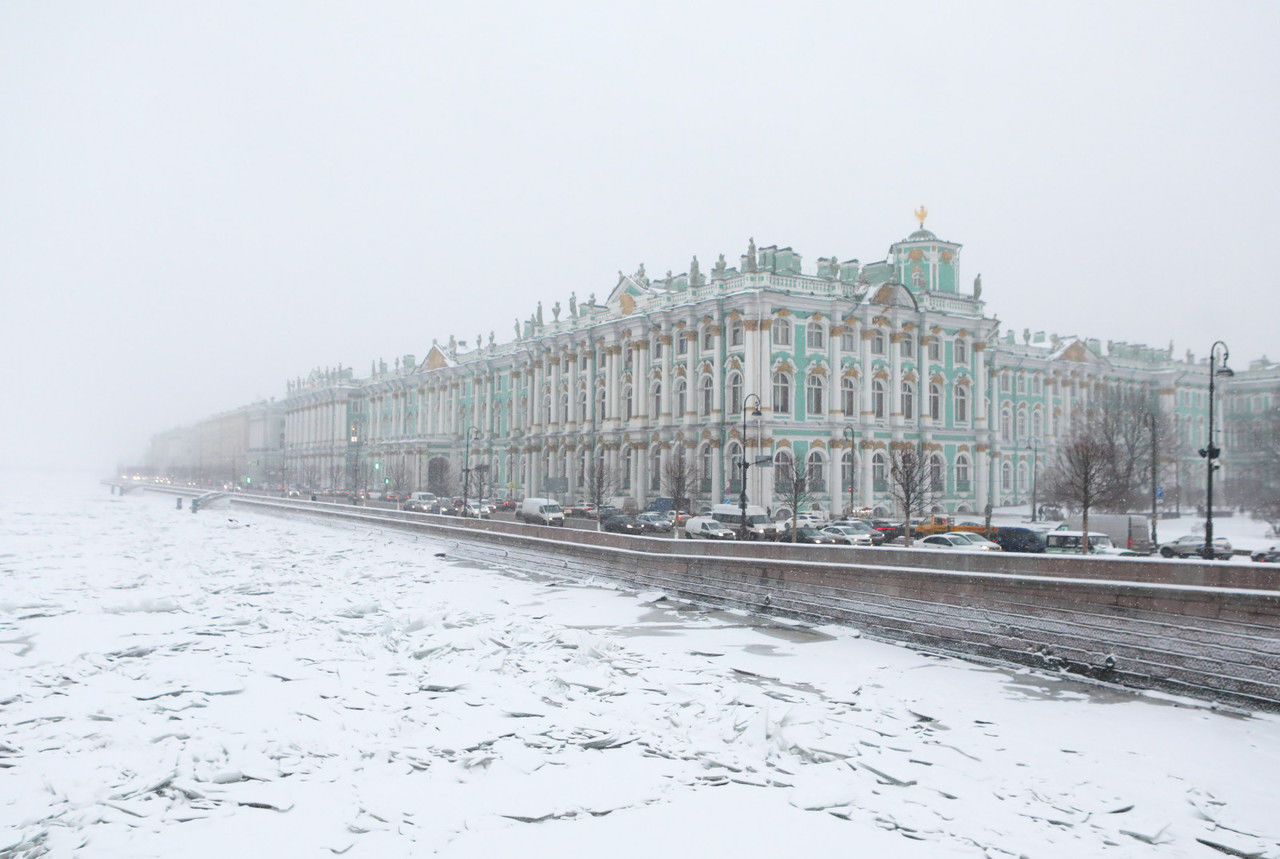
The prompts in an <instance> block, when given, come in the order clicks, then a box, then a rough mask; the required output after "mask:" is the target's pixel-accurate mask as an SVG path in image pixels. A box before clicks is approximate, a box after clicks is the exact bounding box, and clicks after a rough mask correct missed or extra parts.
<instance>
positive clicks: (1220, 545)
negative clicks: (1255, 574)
mask: <svg viewBox="0 0 1280 859" xmlns="http://www.w3.org/2000/svg"><path fill="white" fill-rule="evenodd" d="M1160 556H1161V557H1164V558H1202V557H1204V537H1202V536H1200V535H1199V534H1187V535H1186V536H1185V537H1179V538H1178V539H1176V540H1172V541H1170V542H1168V543H1165V544H1163V545H1162V546H1160ZM1213 557H1214V559H1215V560H1219V561H1226V560H1228V559H1230V557H1231V544H1230V543H1228V542H1227V541H1226V539H1225V538H1223V537H1214V538H1213Z"/></svg>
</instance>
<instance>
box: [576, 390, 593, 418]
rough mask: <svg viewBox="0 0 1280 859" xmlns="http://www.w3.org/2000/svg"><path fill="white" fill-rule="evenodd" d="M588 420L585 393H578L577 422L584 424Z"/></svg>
mask: <svg viewBox="0 0 1280 859" xmlns="http://www.w3.org/2000/svg"><path fill="white" fill-rule="evenodd" d="M589 419H590V415H588V414H587V392H586V391H579V392H578V420H579V421H583V422H586V421H587V420H589Z"/></svg>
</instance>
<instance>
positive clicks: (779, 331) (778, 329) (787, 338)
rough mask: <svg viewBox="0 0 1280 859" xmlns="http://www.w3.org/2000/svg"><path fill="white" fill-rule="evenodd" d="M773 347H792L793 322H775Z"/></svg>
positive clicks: (783, 320) (780, 320)
mask: <svg viewBox="0 0 1280 859" xmlns="http://www.w3.org/2000/svg"><path fill="white" fill-rule="evenodd" d="M772 331H773V345H774V346H790V345H791V322H790V321H789V320H787V319H775V320H773V328H772Z"/></svg>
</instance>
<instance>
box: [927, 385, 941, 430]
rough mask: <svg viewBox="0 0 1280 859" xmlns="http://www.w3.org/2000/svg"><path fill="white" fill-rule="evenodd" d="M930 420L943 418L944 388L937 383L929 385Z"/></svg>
mask: <svg viewBox="0 0 1280 859" xmlns="http://www.w3.org/2000/svg"><path fill="white" fill-rule="evenodd" d="M929 420H933V421H940V420H942V388H941V386H939V385H937V384H933V385H930V386H929Z"/></svg>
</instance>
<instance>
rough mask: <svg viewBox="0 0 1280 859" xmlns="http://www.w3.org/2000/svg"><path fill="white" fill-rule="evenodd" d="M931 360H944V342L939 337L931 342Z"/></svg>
mask: <svg viewBox="0 0 1280 859" xmlns="http://www.w3.org/2000/svg"><path fill="white" fill-rule="evenodd" d="M929 360H930V361H941V360H942V341H941V340H939V339H938V338H937V337H934V338H932V339H931V340H930V341H929Z"/></svg>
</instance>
